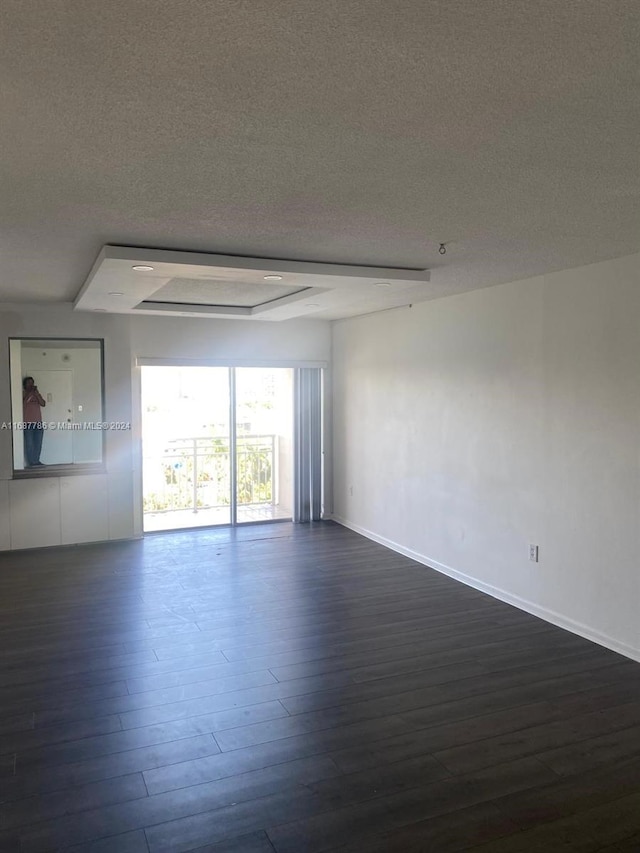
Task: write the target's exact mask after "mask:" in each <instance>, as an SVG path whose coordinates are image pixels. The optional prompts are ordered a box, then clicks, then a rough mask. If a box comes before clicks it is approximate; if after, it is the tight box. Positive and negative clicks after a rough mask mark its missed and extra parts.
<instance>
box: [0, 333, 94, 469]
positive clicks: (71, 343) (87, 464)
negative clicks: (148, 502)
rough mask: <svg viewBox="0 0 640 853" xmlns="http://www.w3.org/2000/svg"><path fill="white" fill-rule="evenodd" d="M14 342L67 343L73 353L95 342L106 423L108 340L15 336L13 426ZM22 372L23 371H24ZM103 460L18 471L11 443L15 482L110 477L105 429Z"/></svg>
mask: <svg viewBox="0 0 640 853" xmlns="http://www.w3.org/2000/svg"><path fill="white" fill-rule="evenodd" d="M13 341H20V342H22V341H42V342H43V344H45V343H46V342H47V341H51V342H55V343H56V344H59V343H60V342H65V343H68V344H69V349H72V348H73V346H74V344H75V343H77V342H80V341H81V342H91V343H95V344H97V346H96V349H98V350H99V352H100V379H99V381H100V410H101V418H102V420H101V422H102V423H104V419H105V381H104V380H105V374H104V338H90V337H81V338H80V337H79V338H70V337H44V336H42V335H27V336H20V337H18V336H11V337H10V338H9V339H8V343H7V347H8V350H9V352H8V355H9V358H8V365H9V393H10V406H11V418H12V423H13V422H14V415H15V414H16V413H15V412H14V411H13V400H14V393H15V390H14V388H13V375H12V364H11V344H12V342H13ZM21 372H22V371H21ZM19 420H20V422H22V413H21V415H20V419H19ZM100 432H101V434H102V435H101V446H100V452H101V460H100V461H99V462H68V463H59V464H56V465H51V466H48V465H44V466H42V468H40V467H33V468H26V467H25V468H16V467H15V462H16V460H15V444H14V437H13V435H12V439H11V468H12V472H13V479H14V480H23V479H24V480H26V479H29V480H31V479H40V478H43V477H73V476H77V475H83V474H99V473H106V448H107V442H106V438H107V436H106V432H107V431H106V429H101V430H100Z"/></svg>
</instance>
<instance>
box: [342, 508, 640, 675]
mask: <svg viewBox="0 0 640 853" xmlns="http://www.w3.org/2000/svg"><path fill="white" fill-rule="evenodd" d="M331 519H332V521H335V522H336V524H341V525H342V526H343V527H347V528H349V530H353V531H354V532H355V533H360V534H361V535H362V536H365V537H366V538H367V539H371V540H372V541H373V542H377V543H378V544H380V545H384V546H385V547H386V548H389V549H390V550H391V551H395V552H396V553H398V554H402V555H403V556H404V557H409V558H410V559H411V560H415V561H416V562H417V563H421V564H422V565H423V566H427V568H429V569H434V570H435V571H436V572H440V573H441V574H443V575H447V576H448V577H450V578H453V579H454V580H457V581H460V583H463V584H465V585H466V586H470V587H473V588H474V589H477V590H480V592H485V593H486V594H487V595H490V596H492V597H493V598H497V599H498V600H499V601H504V602H505V603H506V604H512V605H513V606H514V607H517V608H518V609H520V610H524V611H525V612H526V613H531V615H532V616H538V617H539V618H540V619H544V620H545V621H546V622H550V623H551V624H552V625H557V626H558V627H559V628H564V629H565V630H566V631H571V633H572V634H577V635H578V636H579V637H584V638H585V640H591V641H592V642H594V643H598V645H600V646H604V647H605V648H607V649H610V650H611V651H612V652H617V653H618V654H621V655H624V656H625V657H627V658H631V660H634V661H638V662H640V649H636V648H634V647H633V646H629V645H627V644H626V643H621V642H620V641H619V640H616V639H615V638H614V637H610V636H609V635H608V634H603V633H601V632H600V631H596V630H595V629H594V628H591V627H589V626H588V625H583V624H582V623H581V622H576V621H575V620H574V619H571V618H569V617H568V616H564V615H563V614H562V613H556V611H555V610H549V609H548V608H546V607H540V606H539V605H538V604H534V603H533V602H531V601H527V600H526V599H524V598H520V597H519V596H517V595H513V594H512V593H510V592H507V591H506V590H504V589H501V588H500V587H496V586H493V585H492V584H488V583H484V581H480V580H478V579H477V578H474V577H472V576H471V575H466V574H464V572H459V571H458V570H457V569H453V568H451V566H447V565H445V564H444V563H439V562H438V561H437V560H431V559H429V557H426V556H425V555H424V554H419V553H418V552H417V551H412V550H411V548H405V547H404V545H400V544H399V543H398V542H394V541H393V540H392V539H387V538H386V537H385V536H379V535H378V534H377V533H374V532H373V531H372V530H367V529H366V528H364V527H360V525H358V524H353V523H352V522H351V521H349V520H348V519H346V518H341V517H340V516H339V515H332V516H331Z"/></svg>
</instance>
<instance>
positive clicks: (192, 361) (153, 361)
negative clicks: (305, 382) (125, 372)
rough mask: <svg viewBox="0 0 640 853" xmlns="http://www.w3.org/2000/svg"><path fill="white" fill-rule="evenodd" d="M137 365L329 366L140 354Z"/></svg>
mask: <svg viewBox="0 0 640 853" xmlns="http://www.w3.org/2000/svg"><path fill="white" fill-rule="evenodd" d="M135 364H136V367H327V365H328V362H326V361H296V360H294V359H273V358H271V359H264V358H263V359H260V358H252V359H246V358H155V357H151V356H144V355H138V356H136V359H135Z"/></svg>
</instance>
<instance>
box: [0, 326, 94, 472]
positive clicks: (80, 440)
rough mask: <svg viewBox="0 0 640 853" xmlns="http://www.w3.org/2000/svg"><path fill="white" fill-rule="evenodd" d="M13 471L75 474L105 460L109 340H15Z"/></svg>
mask: <svg viewBox="0 0 640 853" xmlns="http://www.w3.org/2000/svg"><path fill="white" fill-rule="evenodd" d="M9 364H10V371H11V413H12V424H11V428H12V433H13V469H14V472H15V473H16V474H18V475H25V476H26V475H29V476H42V475H51V474H55V475H58V474H72V473H75V472H80V471H84V470H86V469H87V468H95V467H96V466H99V467H102V465H103V460H104V435H105V424H104V423H103V421H104V381H103V377H104V370H103V342H102V340H97V339H88V338H87V339H78V338H76V339H59V338H11V339H10V340H9Z"/></svg>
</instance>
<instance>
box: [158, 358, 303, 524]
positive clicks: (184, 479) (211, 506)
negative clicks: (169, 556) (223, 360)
mask: <svg viewBox="0 0 640 853" xmlns="http://www.w3.org/2000/svg"><path fill="white" fill-rule="evenodd" d="M293 375H294V371H293V369H291V368H232V367H143V368H142V437H143V518H144V530H145V532H150V531H154V530H174V529H182V528H188V527H202V526H210V525H223V524H246V523H249V522H258V521H263V522H264V521H272V520H279V519H290V518H291V517H292V506H293V455H294V454H293Z"/></svg>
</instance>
